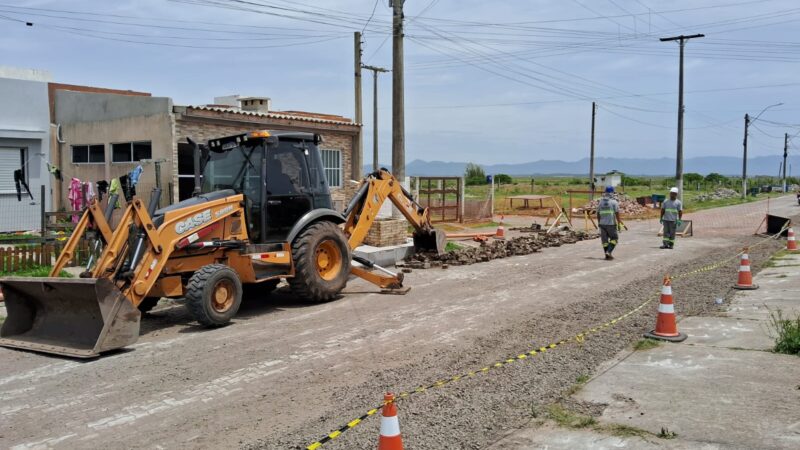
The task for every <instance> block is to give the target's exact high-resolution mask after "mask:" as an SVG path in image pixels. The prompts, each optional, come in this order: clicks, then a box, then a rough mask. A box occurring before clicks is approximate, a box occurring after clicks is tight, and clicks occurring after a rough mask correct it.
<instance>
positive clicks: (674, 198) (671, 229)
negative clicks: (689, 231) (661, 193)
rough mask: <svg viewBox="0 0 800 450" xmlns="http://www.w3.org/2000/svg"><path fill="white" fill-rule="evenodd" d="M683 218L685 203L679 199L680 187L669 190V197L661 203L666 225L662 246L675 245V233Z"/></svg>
mask: <svg viewBox="0 0 800 450" xmlns="http://www.w3.org/2000/svg"><path fill="white" fill-rule="evenodd" d="M682 218H683V203H681V201H680V200H678V188H676V187H674V188H672V189H670V190H669V198H668V199H667V200H664V203H662V204H661V224H662V225H663V226H664V233H663V235H664V238H663V241H662V243H661V248H669V249H671V248H674V247H675V233H676V232H677V230H678V227H680V226H681V223H683V222H682V221H681V219H682Z"/></svg>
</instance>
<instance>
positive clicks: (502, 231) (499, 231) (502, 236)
mask: <svg viewBox="0 0 800 450" xmlns="http://www.w3.org/2000/svg"><path fill="white" fill-rule="evenodd" d="M504 218H505V217H504V216H503V215H502V214H501V215H500V223H499V224H498V225H497V233H495V235H494V238H495V239H505V238H506V230H505V228H503V219H504Z"/></svg>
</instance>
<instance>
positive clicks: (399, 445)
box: [378, 392, 403, 450]
mask: <svg viewBox="0 0 800 450" xmlns="http://www.w3.org/2000/svg"><path fill="white" fill-rule="evenodd" d="M378 450H403V438H402V437H401V436H400V421H398V420H397V406H396V405H395V404H394V394H392V393H391V392H388V393H386V394H384V396H383V411H381V437H380V438H379V439H378Z"/></svg>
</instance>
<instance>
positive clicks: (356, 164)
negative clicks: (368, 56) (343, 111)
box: [350, 31, 364, 180]
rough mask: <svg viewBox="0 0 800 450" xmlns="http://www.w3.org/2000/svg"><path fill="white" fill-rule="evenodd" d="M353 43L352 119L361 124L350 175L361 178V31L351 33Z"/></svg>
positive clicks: (362, 151)
mask: <svg viewBox="0 0 800 450" xmlns="http://www.w3.org/2000/svg"><path fill="white" fill-rule="evenodd" d="M353 44H354V52H355V65H354V73H355V93H356V108H355V117H354V119H353V120H355V122H356V123H357V124H359V125H362V127H361V129H360V131H359V132H358V137H357V138H356V140H355V148H354V149H353V155H352V157H351V159H350V161H351V166H352V167H350V177H351V179H353V180H360V179H361V166H363V162H362V161H363V159H362V157H363V154H364V127H363V123H364V117H363V113H362V107H363V105H362V104H361V65H362V64H361V56H362V52H361V33H360V32H358V31H356V32H354V33H353Z"/></svg>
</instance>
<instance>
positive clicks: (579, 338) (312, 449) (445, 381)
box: [306, 225, 788, 450]
mask: <svg viewBox="0 0 800 450" xmlns="http://www.w3.org/2000/svg"><path fill="white" fill-rule="evenodd" d="M787 228H788V225H785V226H784V228H783V229H781V231H779V232H778V233H777V234H776V236H778V237H780V235H781V233H783V231H784V230H786V229H787ZM773 237H774V236H773ZM764 242H768V240H765V241H761V242H758V243H756V244H754V245H751V246H750V247H749V248H751V249H752V248H755V247H757V246H759V245H761V244H763V243H764ZM745 252H746V249H745V250H742V251H740V252H739V253H737V254H736V255H734V256H730V257H727V258H725V259H723V260H720V261H718V262H715V263H712V264H708V265H705V266H702V267H700V268H697V269H695V270H692V271H689V272H684V273H681V274H677V275H675V276H672V277H671V279H673V280H678V279H682V278H687V277H689V276H692V275H696V274H699V273H703V272H710V271H712V270H715V269H718V268H720V267H722V266H724V265H726V264H728V263H730V262H731V261H733V260H735V259H736V258H739V257H740V256H741V255H742V254H743V253H745ZM660 297H661V289H660V288H659V289H658V290H657V291H656V292H655V293H654V295H653V296H651V297H650V298H648V299H647V300H645V301H644V302H643V303H641V304H640V305H638V306H637V307H635V308H633V309H631V310H630V311H628V312H626V313H625V314H623V315H621V316H619V317H617V318H615V319H611V320H609V321H608V322H605V323H603V324H600V325H596V326H594V327H592V328H588V329H586V330H584V331H582V332H580V333H578V334H576V335H574V336H572V337H569V338H567V339H562V340H560V341H557V342H554V343H551V344H549V345H546V346H543V347H538V348H533V349H530V350H528V351H526V352H522V353H519V354H517V355H514V356H510V357H508V358H505V359H502V360H499V361H496V362H495V363H493V364H489V365H486V366H484V367H481V368H480V369H477V370H470V371H469V372H466V373H464V374H461V375H455V376H452V377H449V378H442V379H440V380H437V381H435V382H433V383H431V384H430V385H428V386H420V387H418V388H416V389H414V390H413V391H405V392H401V393H399V394H397V396H396V397H395V402H399V401H400V400H402V399H405V398H408V397H410V396H412V395H415V394H419V393H422V392H426V391H428V390H430V389H435V388H440V387H443V386H446V385H450V384H453V383H455V382H457V381H460V380H464V379H469V378H472V377H475V376H476V375H481V374H485V373H488V372H489V371H491V370H496V369H500V368H503V367H506V366H507V365H509V364H511V363H514V362H517V361H523V360H527V359H530V358H533V357H536V356H537V355H540V354H542V353H546V352H548V351H550V350H553V349H555V348H557V347H559V346H563V345H564V344H568V343H572V342H575V343H582V342H583V341H584V340H585V339H586V338H587V337H588V336H589V335H591V334H594V333H599V332H601V331H605V330H607V329H609V328H611V327H613V326H614V325H616V324H618V323H619V322H621V321H623V320H625V319H627V318H628V317H630V316H632V315H633V314H636V313H637V312H639V311H641V309H642V308H644V307H645V306H647V305H648V304H650V303H652V302H653V301H654V300H656V299H659V298H660ZM385 404H386V402H383V403H381V405H380V406H378V407H375V408H372V409H370V410H369V411H367V412H366V413H364V414H362V415H361V416H360V417H357V418H355V419H353V420H351V421H350V422H348V423H347V424H346V425H344V426H342V427H340V428H338V429H337V430H335V431H332V432H331V433H329V434H328V435H327V436H325V437H323V438H321V439H320V440H318V441H316V442H313V443H311V444H310V445H308V446H307V447H306V450H317V449H318V448H320V447H322V446H323V445H325V444H326V443H327V442H329V441H332V440H334V439H336V438H338V437H339V436H341V435H342V434H343V433H344V432H345V431H347V430H350V429H351V428H354V427H356V426H357V425H359V424H360V423H361V422H363V421H364V420H365V419H367V418H369V417H370V416H374V415H375V414H376V413H377V412H378V411H380V408H381V407H382V406H383V405H385Z"/></svg>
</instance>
